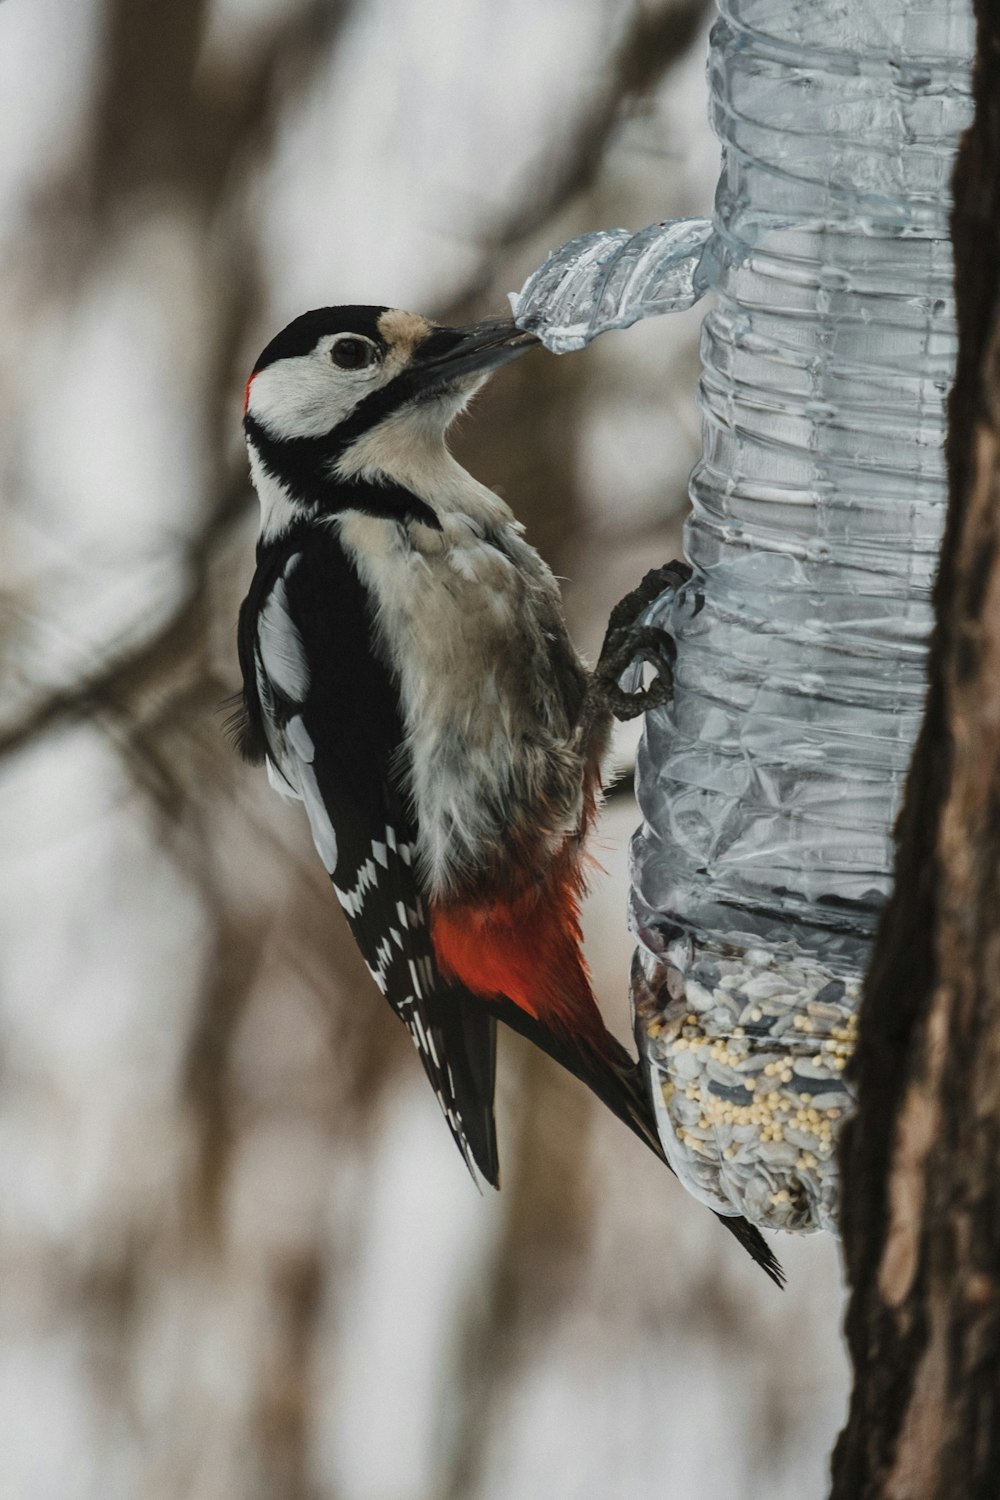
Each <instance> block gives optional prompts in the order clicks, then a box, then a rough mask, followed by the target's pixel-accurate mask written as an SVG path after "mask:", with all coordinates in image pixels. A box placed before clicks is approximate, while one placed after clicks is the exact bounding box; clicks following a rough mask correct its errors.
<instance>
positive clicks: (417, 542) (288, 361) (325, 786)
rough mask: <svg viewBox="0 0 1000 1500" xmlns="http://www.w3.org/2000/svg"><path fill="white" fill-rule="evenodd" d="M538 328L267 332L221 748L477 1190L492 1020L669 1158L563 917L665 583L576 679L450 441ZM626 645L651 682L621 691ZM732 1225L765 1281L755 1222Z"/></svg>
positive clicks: (537, 566) (325, 314) (512, 531)
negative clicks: (284, 799) (458, 422)
mask: <svg viewBox="0 0 1000 1500" xmlns="http://www.w3.org/2000/svg"><path fill="white" fill-rule="evenodd" d="M535 342H536V341H535V340H534V339H533V338H532V336H531V335H529V334H526V333H522V332H521V331H519V330H518V329H517V328H515V327H514V326H513V325H512V324H510V323H484V324H478V325H476V326H474V327H470V328H440V327H435V326H434V325H432V324H431V323H429V322H427V320H426V319H424V318H422V317H417V316H414V315H413V314H411V313H405V312H399V311H396V310H393V309H390V308H385V307H328V308H321V309H319V310H317V311H315V312H309V313H306V314H304V315H303V316H302V317H300V318H296V319H295V321H294V322H292V323H290V324H289V325H288V327H287V328H285V329H284V330H283V332H281V333H279V334H278V336H277V337H276V338H275V339H273V340H272V341H271V343H269V344H268V346H267V348H266V349H265V350H264V352H263V353H262V354H261V356H260V358H259V359H258V361H257V363H256V365H255V366H254V369H253V373H252V374H251V376H250V379H249V380H248V382H247V386H246V400H245V410H244V426H245V431H246V439H247V447H248V451H249V456H250V467H251V472H252V476H253V481H254V484H255V486H256V489H257V492H258V495H259V497H260V503H261V511H262V525H261V532H260V539H259V543H258V547H257V570H256V573H255V575H254V578H253V582H252V583H251V586H250V591H249V594H248V595H247V598H246V600H245V601H244V604H243V607H242V609H241V612H240V622H239V655H240V664H241V667H242V672H243V684H244V688H243V706H242V711H241V714H240V727H239V743H240V748H241V750H242V752H243V754H244V755H245V756H246V757H247V758H248V759H249V760H251V761H253V762H257V763H260V762H261V761H263V762H266V765H267V772H268V776H269V777H270V780H271V782H272V784H273V785H274V786H275V787H276V789H277V790H278V791H279V792H282V793H284V794H285V795H286V796H289V797H295V798H298V799H301V801H302V803H303V804H304V807H305V812H306V816H307V817H308V820H309V825H310V828H311V831H312V837H313V841H314V843H315V845H316V850H317V852H318V854H319V856H320V858H321V860H322V861H323V864H324V865H325V867H326V869H327V871H328V873H329V875H330V877H331V880H332V882H333V886H334V889H335V891H336V893H337V897H338V899H339V901H340V904H341V906H342V907H343V909H344V911H345V913H346V915H347V920H348V922H349V924H350V927H351V930H352V932H353V934H354V937H355V940H356V941H357V943H358V946H359V948H360V949H361V952H362V955H363V956H364V959H365V962H366V964H367V966H368V968H369V970H370V972H371V975H372V978H373V979H374V981H375V983H376V984H377V986H378V987H379V989H380V990H381V991H382V993H383V994H384V995H385V997H386V999H387V1000H388V1001H389V1004H390V1005H391V1006H392V1008H393V1009H394V1010H395V1012H396V1013H397V1015H398V1016H399V1017H400V1019H401V1020H402V1021H403V1022H404V1024H405V1025H406V1026H407V1028H408V1030H409V1032H410V1034H411V1036H412V1038H413V1040H414V1042H415V1043H416V1046H417V1050H418V1052H419V1054H420V1060H421V1062H422V1063H423V1066H424V1069H425V1071H426V1073H427V1076H428V1078H429V1079H430V1082H431V1084H432V1086H433V1088H434V1091H435V1093H436V1094H437V1097H438V1100H439V1101H440V1104H441V1107H442V1109H443V1111H444V1114H445V1118H446V1119H447V1121H448V1125H449V1127H450V1129H451V1132H452V1135H453V1136H454V1138H455V1141H456V1142H457V1144H458V1147H459V1150H460V1151H461V1152H462V1154H463V1156H464V1157H465V1160H466V1162H467V1164H468V1165H469V1168H470V1171H473V1175H475V1172H474V1168H478V1170H479V1172H480V1173H481V1174H482V1176H483V1177H484V1178H485V1179H486V1180H487V1182H489V1183H492V1184H493V1185H494V1186H495V1185H497V1183H498V1177H499V1173H498V1162H497V1147H496V1132H495V1126H494V1118H493V1086H494V1072H495V1058H496V1023H497V1021H498V1020H500V1021H503V1022H505V1023H506V1024H507V1025H508V1026H510V1027H512V1028H514V1029H515V1030H516V1031H519V1032H521V1033H523V1034H524V1035H525V1036H527V1037H529V1038H530V1039H531V1041H533V1042H534V1043H536V1044H537V1045H538V1046H539V1047H541V1048H542V1049H543V1050H544V1051H545V1052H547V1053H548V1054H549V1055H550V1056H551V1057H553V1058H554V1059H555V1060H556V1061H557V1062H559V1063H561V1064H562V1066H563V1067H565V1068H568V1069H569V1071H570V1072H571V1073H573V1074H575V1075H576V1077H577V1078H579V1079H581V1080H582V1081H583V1082H584V1083H585V1084H587V1085H588V1087H590V1088H591V1089H592V1090H593V1091H594V1093H595V1094H597V1095H598V1097H599V1098H600V1099H602V1100H603V1102H604V1103H605V1104H606V1105H607V1106H608V1107H609V1108H610V1109H611V1110H612V1111H613V1112H614V1113H615V1114H616V1115H617V1116H618V1117H619V1118H620V1119H622V1120H623V1121H624V1122H625V1124H627V1125H628V1126H629V1127H630V1128H631V1129H632V1130H633V1131H634V1132H635V1133H636V1135H638V1136H639V1137H640V1139H641V1140H642V1141H643V1142H644V1143H645V1144H646V1145H647V1146H648V1147H649V1148H650V1149H651V1150H652V1151H654V1152H655V1153H656V1154H657V1156H659V1157H660V1158H661V1159H663V1149H662V1146H661V1145H660V1141H659V1139H658V1136H657V1132H656V1128H655V1123H654V1115H653V1110H652V1106H651V1104H650V1101H649V1098H648V1096H647V1093H646V1090H645V1087H644V1084H643V1079H642V1076H641V1073H640V1069H639V1067H638V1066H637V1064H636V1063H635V1062H634V1061H633V1059H632V1058H631V1057H630V1056H629V1054H628V1053H627V1052H626V1051H625V1049H624V1047H622V1046H621V1044H620V1043H619V1042H618V1041H616V1040H615V1038H614V1037H613V1036H612V1035H611V1034H610V1032H609V1031H608V1030H607V1029H606V1027H605V1025H604V1023H603V1021H602V1020H601V1016H600V1013H599V1011H598V1008H597V1005H596V1003H595V1001H594V997H593V994H592V992H591V987H590V981H589V978H588V973H587V968H586V964H585V962H584V959H583V955H582V951H581V933H580V915H579V909H580V897H581V893H582V891H583V887H584V878H585V877H584V864H583V844H584V839H585V837H586V834H587V832H588V830H589V828H590V826H591V824H592V822H593V818H594V813H595V808H596V805H597V801H598V798H599V796H600V792H601V779H600V778H601V761H602V757H603V755H604V753H605V750H606V747H607V742H608V737H609V730H610V724H611V717H612V711H615V712H617V713H618V714H619V716H624V715H625V714H629V713H634V712H638V711H639V708H640V707H643V706H645V705H646V703H647V702H648V701H649V699H650V697H651V696H653V697H655V696H662V695H663V694H664V693H665V692H666V691H668V690H669V684H670V672H669V668H670V651H669V648H670V645H671V643H670V642H669V638H668V637H665V636H664V635H663V634H662V633H661V632H658V631H651V630H650V629H649V628H648V627H647V628H645V629H643V628H642V627H639V628H638V629H636V628H633V627H634V617H635V615H636V613H637V612H638V610H639V609H640V608H641V606H642V604H644V603H645V602H646V600H647V599H648V598H649V597H650V596H651V592H652V591H655V590H657V589H658V588H660V587H662V586H663V583H664V581H665V580H664V579H663V578H661V577H659V576H652V577H651V581H650V584H647V587H646V588H645V589H640V590H638V591H637V592H636V594H635V595H633V596H630V598H629V599H628V600H626V601H623V604H622V605H621V606H619V609H618V610H617V611H616V613H615V616H614V617H613V618H612V622H611V628H610V629H609V632H608V638H607V641H606V643H605V650H604V652H603V653H602V658H601V661H600V663H599V665H598V669H597V671H596V672H595V673H593V674H588V672H587V671H586V670H585V668H584V667H583V665H582V663H581V661H580V658H579V657H578V655H577V653H576V651H575V650H574V648H573V646H572V645H571V643H570V640H569V637H568V635H567V632H566V626H565V623H564V620H563V614H562V607H561V602H560V596H559V590H558V587H557V585H556V582H555V580H554V578H553V576H552V574H551V573H550V571H549V569H548V568H547V567H546V565H545V564H544V563H543V561H542V560H541V558H540V557H539V556H538V554H537V553H536V552H535V551H534V549H533V548H532V547H531V546H529V545H528V543H527V542H526V541H525V540H524V537H523V535H522V530H523V528H522V527H521V526H520V525H519V524H518V522H517V521H516V520H515V519H514V516H513V515H512V513H511V511H510V510H509V509H508V508H507V506H506V505H505V504H504V503H503V502H502V501H501V500H500V499H499V498H498V497H497V496H496V495H495V494H493V493H492V492H491V491H490V490H488V489H486V488H484V486H483V485H481V484H478V483H477V482H476V481H475V480H474V479H473V478H472V477H471V475H469V474H468V473H467V472H466V471H465V470H464V469H463V468H461V467H460V466H459V464H458V463H457V462H456V460H455V459H454V458H453V457H452V456H451V454H450V453H449V451H448V449H447V447H446V444H445V434H446V431H447V428H448V426H449V424H450V422H451V421H452V419H453V418H454V417H455V415H456V414H457V413H458V412H459V411H461V409H462V408H463V407H464V406H465V405H466V403H467V402H468V400H469V398H470V397H471V396H472V394H473V393H474V392H475V390H476V389H477V388H478V387H479V386H480V385H481V384H482V382H483V380H484V379H485V377H486V376H487V374H488V373H489V372H490V371H491V370H493V369H495V368H496V367H498V366H499V365H502V364H504V363H505V362H506V361H508V360H510V359H513V358H514V357H515V356H517V355H519V354H521V353H523V352H524V351H525V350H526V349H528V348H529V347H530V346H531V345H532V344H534V343H535ZM636 655H639V656H646V657H647V658H650V657H653V658H655V659H656V660H657V662H658V665H659V668H660V678H659V680H658V681H657V682H655V683H654V684H653V686H652V687H651V688H649V689H648V690H647V692H646V694H645V695H643V694H641V693H640V694H638V695H635V696H634V697H632V698H626V697H624V696H623V695H622V693H621V691H620V689H619V688H618V687H617V683H618V679H619V677H620V675H621V673H622V671H623V669H624V668H625V666H626V665H627V664H628V662H629V661H630V660H631V659H632V658H634V657H635V656H636ZM723 1222H724V1223H725V1224H726V1227H727V1228H728V1229H730V1230H731V1231H732V1233H733V1234H734V1235H735V1236H736V1238H737V1239H738V1240H739V1241H740V1242H741V1244H743V1245H744V1246H745V1248H746V1249H747V1250H748V1251H749V1253H750V1254H751V1255H752V1256H753V1258H754V1259H755V1260H756V1261H758V1262H759V1264H760V1265H762V1266H763V1267H764V1269H765V1270H766V1271H767V1272H768V1273H769V1274H770V1275H771V1276H772V1277H774V1279H775V1280H780V1269H779V1267H778V1265H777V1262H776V1261H775V1259H774V1257H773V1256H772V1254H771V1252H770V1250H769V1249H768V1247H767V1245H766V1243H765V1242H764V1240H763V1238H762V1237H761V1235H760V1234H759V1233H758V1231H757V1230H756V1229H754V1228H752V1226H751V1225H749V1224H748V1223H747V1222H746V1221H745V1220H744V1219H740V1218H725V1219H724V1221H723Z"/></svg>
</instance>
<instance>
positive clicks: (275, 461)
mask: <svg viewBox="0 0 1000 1500" xmlns="http://www.w3.org/2000/svg"><path fill="white" fill-rule="evenodd" d="M243 425H244V427H245V429H246V434H247V437H248V438H249V440H250V442H251V443H252V444H253V446H254V449H255V451H256V453H257V456H258V458H259V459H260V461H261V463H262V464H263V466H264V469H265V470H266V471H267V473H268V474H269V475H270V476H271V478H272V479H274V480H276V481H277V482H278V483H279V484H281V485H284V487H285V489H287V491H288V493H289V494H290V495H291V497H292V499H293V500H297V501H298V503H299V504H300V505H305V506H311V507H314V508H315V509H317V510H319V511H321V512H323V513H324V514H326V515H338V514H339V513H340V512H342V511H345V510H358V511H361V512H362V513H363V514H364V515H367V516H382V517H384V518H385V519H386V520H389V521H419V522H421V523H422V524H423V525H424V526H430V527H431V528H432V529H433V530H434V531H440V530H441V522H440V521H439V520H438V518H437V516H436V515H435V514H434V511H433V510H432V509H431V507H430V506H429V505H427V504H426V503H425V502H424V501H423V500H421V499H420V498H419V497H418V496H417V495H414V494H412V493H411V492H410V491H409V490H408V489H405V488H404V486H403V485H400V484H393V483H392V482H391V481H390V482H387V483H386V484H378V483H377V482H376V481H375V480H371V479H338V478H336V477H334V476H333V475H331V473H330V469H331V467H332V465H333V464H334V463H335V462H336V460H337V458H338V456H339V455H340V453H342V452H343V445H342V443H341V442H340V441H339V439H340V435H341V433H342V432H343V428H338V429H337V441H334V439H333V437H332V436H331V435H329V434H327V435H324V436H322V437H296V438H273V437H271V436H270V434H269V433H268V432H267V431H266V430H265V429H264V428H263V427H262V426H261V424H260V423H259V422H258V421H257V420H256V418H255V417H252V416H250V414H249V412H248V413H247V415H246V417H245V418H244V421H243Z"/></svg>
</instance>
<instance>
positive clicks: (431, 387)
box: [407, 322, 540, 395]
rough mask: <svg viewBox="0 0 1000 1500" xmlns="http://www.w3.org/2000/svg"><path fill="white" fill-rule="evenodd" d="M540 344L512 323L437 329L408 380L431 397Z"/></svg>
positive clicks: (418, 353)
mask: <svg viewBox="0 0 1000 1500" xmlns="http://www.w3.org/2000/svg"><path fill="white" fill-rule="evenodd" d="M539 342H540V340H539V339H537V338H536V337H535V335H534V334H533V333H525V331H524V330H523V329H522V328H517V327H515V325H514V324H513V323H509V322H489V323H472V324H470V325H469V327H467V328H435V330H434V332H433V333H431V334H430V335H429V336H428V337H427V338H426V339H424V342H423V343H422V344H421V345H420V347H419V349H418V350H417V351H416V354H415V356H414V360H413V364H412V366H411V367H410V370H409V371H408V372H407V376H408V378H409V380H410V381H412V383H413V386H414V389H415V390H416V391H418V392H419V393H420V394H421V395H431V394H433V393H434V392H435V391H436V390H438V389H443V388H444V387H445V386H449V385H451V384H452V382H453V381H456V380H461V379H462V378H463V377H464V376H466V375H480V374H485V373H486V372H487V371H489V370H496V369H497V368H498V367H499V366H500V365H505V364H507V363H508V361H509V360H512V359H517V357H518V355H519V354H524V353H526V352H527V350H529V349H532V348H534V346H535V345H536V344H538V343H539Z"/></svg>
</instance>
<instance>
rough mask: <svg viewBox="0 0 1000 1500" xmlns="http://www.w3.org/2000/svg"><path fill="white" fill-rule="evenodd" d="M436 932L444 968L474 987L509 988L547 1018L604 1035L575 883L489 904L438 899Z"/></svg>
mask: <svg viewBox="0 0 1000 1500" xmlns="http://www.w3.org/2000/svg"><path fill="white" fill-rule="evenodd" d="M431 937H432V939H433V942H434V954H435V957H436V958H437V962H438V967H439V968H440V970H441V972H442V974H444V976H445V977H446V978H450V979H458V980H459V981H460V982H461V983H462V984H464V985H465V987H466V989H469V990H471V991H472V993H473V994H474V995H482V996H483V997H484V998H493V997H497V996H506V998H507V999H508V1000H512V1001H513V1002H514V1004H515V1005H516V1006H518V1007H519V1008H520V1009H521V1010H523V1011H525V1012H526V1013H527V1014H528V1015H529V1016H533V1017H534V1018H535V1019H536V1020H538V1021H541V1022H542V1023H543V1024H551V1023H552V1022H558V1023H559V1024H560V1025H562V1026H565V1027H567V1028H568V1029H569V1030H570V1031H571V1032H575V1033H576V1034H580V1033H581V1032H582V1033H585V1034H592V1035H593V1036H594V1038H595V1040H596V1039H597V1038H598V1037H601V1038H603V1037H604V1035H605V1029H604V1022H603V1021H602V1020H601V1014H600V1011H599V1010H598V1009H597V1005H596V1003H595V1001H594V996H593V993H592V991H591V988H590V978H589V975H588V973H587V966H586V964H585V963H584V959H583V953H582V951H581V946H580V945H581V932H580V915H579V909H578V904H577V901H576V897H575V894H574V893H573V892H572V891H571V890H567V889H565V888H564V889H563V890H561V891H560V890H559V889H558V888H557V889H556V890H555V891H554V892H553V891H551V890H550V891H549V892H548V893H547V895H544V896H542V898H541V899H539V898H538V896H537V895H535V894H532V896H531V897H530V898H526V897H522V898H520V899H515V900H513V901H511V902H510V903H504V902H493V903H491V904H490V905H488V906H486V907H477V906H472V905H468V906H466V905H460V904H458V903H454V904H450V905H446V906H445V905H442V906H435V907H434V908H433V909H432V911H431Z"/></svg>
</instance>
